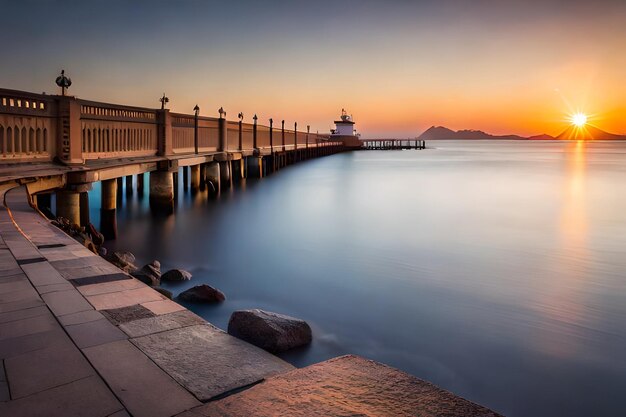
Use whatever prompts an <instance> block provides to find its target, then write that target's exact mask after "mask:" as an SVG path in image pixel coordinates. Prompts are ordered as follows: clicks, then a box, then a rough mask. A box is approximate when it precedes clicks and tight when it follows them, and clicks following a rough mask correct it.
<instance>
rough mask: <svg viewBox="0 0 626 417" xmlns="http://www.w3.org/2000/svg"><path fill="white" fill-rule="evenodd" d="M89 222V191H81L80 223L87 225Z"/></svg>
mask: <svg viewBox="0 0 626 417" xmlns="http://www.w3.org/2000/svg"><path fill="white" fill-rule="evenodd" d="M89 223H91V221H90V219H89V193H87V192H86V191H85V192H82V193H80V225H81V226H85V227H87V226H89Z"/></svg>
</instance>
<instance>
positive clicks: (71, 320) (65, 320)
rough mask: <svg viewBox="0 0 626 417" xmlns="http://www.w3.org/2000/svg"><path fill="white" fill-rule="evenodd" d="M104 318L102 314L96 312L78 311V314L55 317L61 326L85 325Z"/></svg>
mask: <svg viewBox="0 0 626 417" xmlns="http://www.w3.org/2000/svg"><path fill="white" fill-rule="evenodd" d="M103 318H104V316H103V315H102V313H100V312H99V311H96V310H86V311H79V312H78V313H72V314H66V315H65V316H61V317H57V320H59V322H60V323H61V324H62V325H63V326H71V325H74V324H81V323H87V322H90V321H96V320H102V319H103Z"/></svg>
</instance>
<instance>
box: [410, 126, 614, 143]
mask: <svg viewBox="0 0 626 417" xmlns="http://www.w3.org/2000/svg"><path fill="white" fill-rule="evenodd" d="M418 139H420V140H445V139H448V140H450V139H452V140H481V139H495V140H567V139H574V140H575V139H595V140H626V136H624V135H616V134H613V133H608V132H605V131H603V130H601V129H598V128H597V127H594V126H591V125H587V126H585V127H584V129H580V128H577V127H576V126H570V127H568V128H567V129H565V130H564V131H563V132H561V134H559V135H557V136H551V135H548V134H546V133H543V134H541V135H535V136H530V137H524V136H519V135H492V134H490V133H487V132H483V131H482V130H471V129H465V130H457V131H454V130H452V129H448V128H447V127H444V126H431V127H429V128H428V129H426V131H425V132H424V133H422V134H421V135H419V136H418Z"/></svg>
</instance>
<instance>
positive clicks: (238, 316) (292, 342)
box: [228, 309, 313, 353]
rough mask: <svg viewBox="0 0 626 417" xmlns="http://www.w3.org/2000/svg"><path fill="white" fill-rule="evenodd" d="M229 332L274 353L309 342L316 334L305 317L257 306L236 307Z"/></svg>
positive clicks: (229, 324)
mask: <svg viewBox="0 0 626 417" xmlns="http://www.w3.org/2000/svg"><path fill="white" fill-rule="evenodd" d="M228 333H229V334H231V335H233V336H235V337H238V338H239V339H242V340H245V341H246V342H249V343H252V344H253V345H255V346H258V347H260V348H262V349H265V350H267V351H269V352H272V353H278V352H284V351H286V350H289V349H293V348H295V347H298V346H304V345H308V344H309V343H311V340H312V338H313V336H312V333H311V327H310V326H309V325H308V324H307V322H306V321H304V320H300V319H297V318H295V317H290V316H285V315H283V314H277V313H272V312H269V311H263V310H256V309H255V310H239V311H235V312H234V313H233V314H232V315H231V316H230V320H229V321H228Z"/></svg>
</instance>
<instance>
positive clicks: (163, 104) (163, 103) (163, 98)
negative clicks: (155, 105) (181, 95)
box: [159, 93, 170, 110]
mask: <svg viewBox="0 0 626 417" xmlns="http://www.w3.org/2000/svg"><path fill="white" fill-rule="evenodd" d="M159 101H160V102H161V110H165V105H166V104H167V103H169V101H170V99H169V98H168V97H167V96H166V95H165V93H163V97H161V98H160V99H159Z"/></svg>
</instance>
